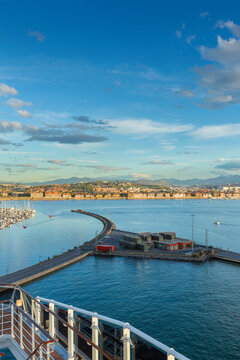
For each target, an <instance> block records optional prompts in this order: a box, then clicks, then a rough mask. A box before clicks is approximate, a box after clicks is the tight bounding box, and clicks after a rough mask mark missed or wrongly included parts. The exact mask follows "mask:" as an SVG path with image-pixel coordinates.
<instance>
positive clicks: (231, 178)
mask: <svg viewBox="0 0 240 360" xmlns="http://www.w3.org/2000/svg"><path fill="white" fill-rule="evenodd" d="M104 180H105V181H107V180H109V181H117V180H118V179H106V178H88V177H83V178H80V177H71V178H66V179H64V178H62V179H54V180H49V181H45V182H34V183H26V184H27V185H52V184H59V185H63V184H76V183H79V182H91V181H104ZM119 181H129V182H132V183H133V182H134V183H137V184H142V185H177V186H183V185H185V186H191V185H192V186H195V185H199V186H203V185H212V186H215V185H227V184H235V185H237V184H240V175H221V176H217V177H215V178H209V179H199V178H193V179H186V180H180V179H174V178H170V179H158V180H147V179H138V180H130V179H124V180H122V179H121V180H120V179H119Z"/></svg>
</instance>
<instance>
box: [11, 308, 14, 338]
mask: <svg viewBox="0 0 240 360" xmlns="http://www.w3.org/2000/svg"><path fill="white" fill-rule="evenodd" d="M11 336H12V337H13V338H14V305H13V304H11Z"/></svg>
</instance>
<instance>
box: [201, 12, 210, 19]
mask: <svg viewBox="0 0 240 360" xmlns="http://www.w3.org/2000/svg"><path fill="white" fill-rule="evenodd" d="M209 15H210V14H209V12H208V11H203V12H200V17H201V18H206V17H208V16H209Z"/></svg>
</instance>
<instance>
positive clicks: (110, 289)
mask: <svg viewBox="0 0 240 360" xmlns="http://www.w3.org/2000/svg"><path fill="white" fill-rule="evenodd" d="M32 206H33V207H34V208H35V209H36V216H35V218H31V219H28V220H26V221H24V224H25V225H26V226H27V229H23V227H22V223H21V224H16V225H14V226H13V227H12V228H7V229H4V230H2V231H1V232H0V250H1V251H0V264H1V265H0V266H1V272H2V273H5V272H6V271H5V269H6V266H8V267H9V269H10V271H13V270H16V269H18V268H22V267H25V266H27V265H30V264H32V263H34V262H37V261H38V259H39V256H41V259H42V260H43V259H44V258H46V257H48V256H51V255H54V254H57V253H59V252H61V251H62V249H63V248H65V249H68V248H71V247H73V246H75V245H78V244H80V243H83V242H84V241H87V240H89V239H90V238H91V237H93V236H94V235H95V233H96V232H99V231H100V230H101V228H102V225H101V223H99V222H98V221H97V220H95V219H92V218H90V217H87V216H84V215H80V214H73V213H71V212H70V209H73V208H81V209H84V210H86V211H91V212H95V213H99V214H101V215H104V216H107V217H108V216H109V217H110V218H111V220H112V221H113V222H114V223H115V224H116V226H117V228H119V229H125V230H130V231H175V232H176V233H177V235H178V236H179V237H186V238H191V235H192V216H191V215H192V214H194V215H195V217H194V239H195V240H196V241H197V242H201V243H204V241H205V239H204V235H205V229H206V228H207V229H208V233H209V244H212V245H214V246H219V247H222V248H224V249H228V248H229V250H232V251H239V252H240V241H239V230H240V221H239V220H240V201H238V200H228V201H224V200H213V201H208V200H181V201H175V200H163V201H156V200H153V201H152V200H147V201H141V200H139V201H128V200H119V201H118V200H116V201H94V200H93V201H63V202H57V201H56V202H34V203H32ZM50 214H51V215H53V217H52V218H49V215H50ZM215 214H216V218H217V219H218V220H219V221H220V222H221V225H215V224H214V216H215ZM239 274H240V267H239V265H236V264H231V263H225V262H220V261H216V260H212V261H209V262H206V263H204V264H198V265H196V264H193V263H182V262H174V261H160V260H149V259H131V258H95V257H89V258H87V259H85V260H83V261H81V262H79V263H77V264H74V265H72V266H70V267H68V268H65V269H63V270H61V271H59V272H56V273H54V274H52V275H50V276H48V277H46V278H43V279H41V280H39V281H38V282H35V283H32V284H29V285H27V286H26V287H25V288H26V290H27V291H29V292H30V293H31V294H32V295H34V296H37V295H39V296H43V297H48V298H54V299H56V300H58V301H61V302H66V303H68V304H71V305H75V306H78V307H81V308H86V309H88V310H91V311H97V312H99V313H103V314H105V315H107V316H110V317H114V318H117V319H119V320H122V321H126V322H130V323H131V324H132V325H134V326H136V327H138V328H140V329H141V330H143V331H145V332H146V333H148V334H149V335H152V336H153V337H155V338H157V339H158V340H160V341H162V342H164V343H166V344H167V345H169V346H171V347H173V348H175V349H176V350H178V351H180V352H182V353H183V354H184V355H186V356H188V357H190V358H191V359H193V360H194V359H196V360H200V359H201V360H208V359H211V360H219V359H224V360H230V359H233V358H234V359H240V348H239V343H240V322H239V317H240V307H239V299H240V287H239V285H240V280H239Z"/></svg>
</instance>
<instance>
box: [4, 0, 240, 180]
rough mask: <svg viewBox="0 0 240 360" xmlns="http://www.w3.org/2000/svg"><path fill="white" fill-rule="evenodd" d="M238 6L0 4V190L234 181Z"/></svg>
mask: <svg viewBox="0 0 240 360" xmlns="http://www.w3.org/2000/svg"><path fill="white" fill-rule="evenodd" d="M237 6H238V4H237V2H236V1H234V0H231V1H229V2H228V6H227V8H226V6H224V4H219V3H217V2H216V1H212V2H211V3H209V2H207V1H201V4H200V3H199V4H196V3H192V4H189V2H187V1H183V2H181V4H180V3H179V2H177V1H171V2H170V3H168V4H166V3H160V2H157V1H149V2H147V3H146V2H143V1H140V2H139V1H138V2H137V1H131V2H130V3H129V2H126V1H122V2H121V3H119V4H117V3H113V2H111V1H103V2H101V3H100V2H97V1H90V2H85V1H73V0H72V1H69V2H68V3H67V4H66V3H65V2H63V1H55V0H54V1H50V2H47V1H46V2H45V1H44V2H39V1H36V2H34V3H33V2H31V1H23V2H20V1H17V0H13V1H10V2H9V1H1V2H0V20H1V26H0V43H1V58H0V113H1V116H0V151H1V161H0V172H1V179H0V180H1V181H18V182H28V181H31V182H33V181H47V180H50V179H56V178H69V177H74V176H77V177H90V178H99V177H101V178H103V177H106V178H110V179H114V178H116V179H117V178H119V179H139V178H145V179H150V180H154V179H161V178H179V179H189V178H200V179H203V178H214V177H217V176H219V175H240V154H239V152H238V148H239V147H238V144H239V136H240V120H239V119H238V112H237V111H238V107H239V102H240V60H239V58H240V57H239V56H240V18H238V17H237V15H236V14H237V11H236V10H237V9H238V7H237Z"/></svg>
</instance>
